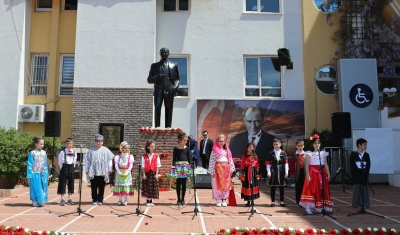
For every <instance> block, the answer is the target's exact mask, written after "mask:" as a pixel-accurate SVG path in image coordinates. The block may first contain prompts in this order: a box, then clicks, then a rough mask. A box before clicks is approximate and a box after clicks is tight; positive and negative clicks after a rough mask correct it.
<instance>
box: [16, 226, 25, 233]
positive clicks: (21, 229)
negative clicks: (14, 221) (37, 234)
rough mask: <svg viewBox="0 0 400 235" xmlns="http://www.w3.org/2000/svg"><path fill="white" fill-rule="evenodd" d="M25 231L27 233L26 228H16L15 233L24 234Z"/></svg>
mask: <svg viewBox="0 0 400 235" xmlns="http://www.w3.org/2000/svg"><path fill="white" fill-rule="evenodd" d="M24 233H25V230H24V228H22V227H19V228H17V229H15V235H23V234H24Z"/></svg>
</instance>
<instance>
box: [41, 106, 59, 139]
mask: <svg viewBox="0 0 400 235" xmlns="http://www.w3.org/2000/svg"><path fill="white" fill-rule="evenodd" d="M60 134H61V111H47V112H46V114H45V118H44V135H45V136H46V137H60Z"/></svg>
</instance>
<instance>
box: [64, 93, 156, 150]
mask: <svg viewBox="0 0 400 235" xmlns="http://www.w3.org/2000/svg"><path fill="white" fill-rule="evenodd" d="M152 110H153V89H152V88H98V87H75V88H74V98H73V101H72V125H71V132H72V138H73V139H74V140H75V146H76V147H79V145H83V147H84V148H90V147H91V146H93V145H94V135H95V134H97V133H99V123H124V140H126V141H128V143H129V144H130V145H131V146H132V153H133V154H135V155H136V154H137V153H136V152H133V151H134V150H136V148H135V147H134V146H138V144H139V138H140V137H139V129H140V128H141V127H148V126H151V125H152V118H153V111H152Z"/></svg>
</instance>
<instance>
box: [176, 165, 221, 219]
mask: <svg viewBox="0 0 400 235" xmlns="http://www.w3.org/2000/svg"><path fill="white" fill-rule="evenodd" d="M191 162H192V179H193V196H194V210H193V211H185V212H182V214H189V213H194V214H193V217H192V220H193V219H194V217H195V216H197V213H203V214H208V215H214V213H210V212H204V211H200V210H199V208H198V207H197V193H196V177H195V176H194V166H195V163H194V159H192V161H191Z"/></svg>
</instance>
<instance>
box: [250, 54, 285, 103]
mask: <svg viewBox="0 0 400 235" xmlns="http://www.w3.org/2000/svg"><path fill="white" fill-rule="evenodd" d="M244 60H245V61H244V64H245V79H246V81H245V84H246V85H245V88H244V92H245V96H251V97H282V77H281V71H280V70H281V67H280V64H279V60H278V58H277V57H276V58H275V57H262V56H259V57H255V56H252V57H245V58H244Z"/></svg>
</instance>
